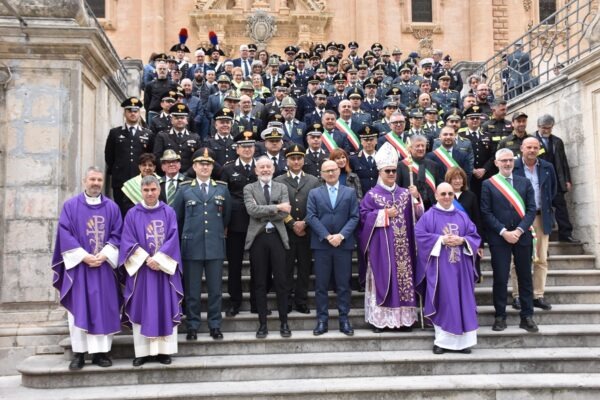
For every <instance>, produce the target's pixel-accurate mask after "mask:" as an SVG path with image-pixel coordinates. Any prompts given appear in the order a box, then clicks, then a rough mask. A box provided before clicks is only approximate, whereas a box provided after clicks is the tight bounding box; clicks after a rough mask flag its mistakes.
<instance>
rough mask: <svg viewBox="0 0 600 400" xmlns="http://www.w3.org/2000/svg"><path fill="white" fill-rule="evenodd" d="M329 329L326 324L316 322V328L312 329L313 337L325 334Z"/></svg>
mask: <svg viewBox="0 0 600 400" xmlns="http://www.w3.org/2000/svg"><path fill="white" fill-rule="evenodd" d="M328 330H329V329H328V328H327V322H321V321H319V322H317V326H315V329H313V335H315V336H320V335H322V334H324V333H327V331H328Z"/></svg>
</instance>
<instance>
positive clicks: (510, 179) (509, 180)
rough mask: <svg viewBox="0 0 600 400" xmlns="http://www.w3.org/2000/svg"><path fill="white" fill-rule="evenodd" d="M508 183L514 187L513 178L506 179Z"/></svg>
mask: <svg viewBox="0 0 600 400" xmlns="http://www.w3.org/2000/svg"><path fill="white" fill-rule="evenodd" d="M506 181H507V182H508V184H509V185H510V186H512V185H513V184H512V178H506Z"/></svg>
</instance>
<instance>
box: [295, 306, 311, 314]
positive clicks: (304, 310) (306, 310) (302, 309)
mask: <svg viewBox="0 0 600 400" xmlns="http://www.w3.org/2000/svg"><path fill="white" fill-rule="evenodd" d="M296 311H298V312H299V313H300V314H310V308H308V306H307V305H306V304H298V305H296Z"/></svg>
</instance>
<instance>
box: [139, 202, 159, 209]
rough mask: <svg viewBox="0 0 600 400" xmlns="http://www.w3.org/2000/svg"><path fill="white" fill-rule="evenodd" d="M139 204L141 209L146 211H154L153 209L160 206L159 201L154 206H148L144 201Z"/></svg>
mask: <svg viewBox="0 0 600 400" xmlns="http://www.w3.org/2000/svg"><path fill="white" fill-rule="evenodd" d="M141 204H142V207H144V208H145V209H146V210H154V209H155V208H158V206H159V205H160V201H157V202H156V204H155V205H153V206H149V205H148V204H146V202H145V201H144V200H142V201H141Z"/></svg>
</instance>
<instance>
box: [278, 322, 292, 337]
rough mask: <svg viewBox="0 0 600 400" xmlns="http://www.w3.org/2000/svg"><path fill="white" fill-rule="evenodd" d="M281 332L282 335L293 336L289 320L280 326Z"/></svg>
mask: <svg viewBox="0 0 600 400" xmlns="http://www.w3.org/2000/svg"><path fill="white" fill-rule="evenodd" d="M279 333H280V334H281V337H290V336H292V331H291V330H290V327H289V325H288V324H287V322H284V323H282V324H281V327H280V328H279Z"/></svg>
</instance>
